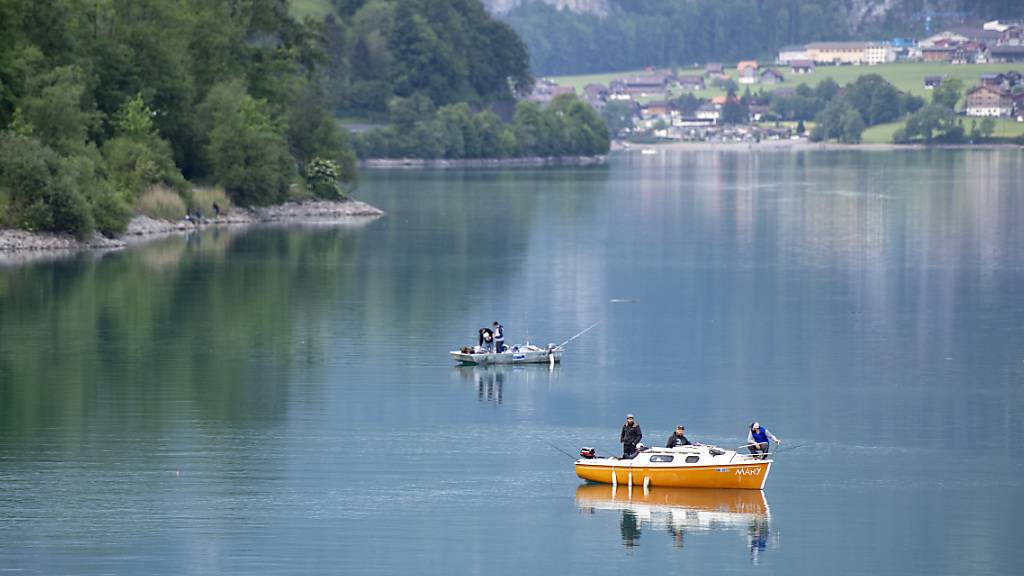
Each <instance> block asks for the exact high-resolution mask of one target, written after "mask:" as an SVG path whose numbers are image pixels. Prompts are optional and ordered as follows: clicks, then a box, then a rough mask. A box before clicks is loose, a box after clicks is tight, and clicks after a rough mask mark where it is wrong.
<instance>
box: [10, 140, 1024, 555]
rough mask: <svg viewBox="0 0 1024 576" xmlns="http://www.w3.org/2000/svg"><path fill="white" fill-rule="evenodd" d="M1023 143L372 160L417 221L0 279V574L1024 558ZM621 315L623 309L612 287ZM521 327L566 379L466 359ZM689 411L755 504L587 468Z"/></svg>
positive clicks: (216, 240)
mask: <svg viewBox="0 0 1024 576" xmlns="http://www.w3.org/2000/svg"><path fill="white" fill-rule="evenodd" d="M1022 174H1024V153H1022V152H1020V151H1017V150H1003V151H899V152H866V151H856V152H825V151H813V152H802V153H792V152H770V151H762V152H747V151H742V152H735V151H702V152H686V153H675V154H659V155H655V156H640V155H619V156H615V157H614V158H613V159H612V161H611V163H610V165H609V166H607V167H601V168H592V169H551V170H532V171H531V170H525V171H480V172H465V173H462V172H402V173H365V174H364V180H363V183H362V191H361V196H362V197H363V198H364V199H366V200H368V201H370V202H372V203H375V204H377V205H379V206H381V207H382V208H384V209H386V210H387V211H388V212H389V216H388V217H386V218H384V219H381V220H378V221H375V222H372V223H369V224H366V225H364V226H357V227H336V226H317V227H307V228H303V227H291V228H277V229H275V228H261V229H255V230H250V231H230V232H226V231H220V232H208V233H203V234H199V235H195V236H193V237H190V238H171V239H167V240H162V241H157V242H154V243H150V244H147V245H145V246H142V247H139V248H136V249H131V250H126V251H123V252H119V253H112V254H105V255H97V254H89V255H82V256H78V257H75V258H72V259H69V260H61V261H50V262H35V263H30V264H24V265H10V264H5V265H2V266H0V570H2V571H12V572H15V573H19V572H20V573H27V574H221V573H223V574H254V573H259V574H326V573H331V574H334V573H338V574H385V573H388V574H532V573H556V574H557V573H572V574H594V573H612V572H613V571H614V572H623V571H628V572H629V573H636V574H648V573H667V572H674V573H678V572H683V571H686V572H701V573H751V574H754V573H759V574H820V573H826V572H827V573H842V574H929V575H930V574H968V573H969V574H1016V573H1019V572H1018V570H1019V567H1018V561H1017V559H1016V556H1017V548H1018V545H1019V541H1020V537H1019V534H1020V529H1019V521H1020V518H1021V516H1022V514H1021V512H1022V511H1024V505H1022V504H1021V488H1022V481H1021V476H1022V474H1024V466H1022V464H1021V459H1020V458H1019V452H1020V450H1021V445H1022V443H1021V438H1022V436H1021V432H1020V429H1021V427H1022V425H1024V422H1022V417H1021V414H1022V407H1024V392H1022V382H1024V291H1022V289H1024V225H1022V222H1024V180H1022V179H1021V176H1022ZM613 300H623V302H613ZM495 319H499V320H501V321H502V322H503V323H504V324H505V327H506V333H507V335H508V337H509V339H510V340H511V341H524V340H527V339H529V340H530V341H531V342H538V343H542V344H543V343H547V342H558V341H561V340H564V339H566V338H568V337H569V336H571V335H573V334H574V333H576V332H577V331H579V330H581V329H582V328H584V327H586V326H588V325H590V324H591V323H593V322H596V321H600V322H601V324H600V325H599V326H598V327H597V328H595V329H594V330H593V331H591V332H589V333H588V334H586V335H585V336H583V337H582V338H580V339H578V340H576V341H575V342H573V343H572V344H571V345H570V349H569V352H568V353H567V355H566V357H565V361H564V363H563V365H561V366H559V367H557V368H555V369H554V370H548V369H547V368H546V367H539V368H533V369H529V368H516V369H498V370H496V369H486V368H484V369H480V368H476V369H474V368H456V367H454V366H453V365H452V364H451V362H450V361H449V360H448V358H447V351H448V350H449V349H452V348H454V347H456V346H459V345H463V344H468V343H470V342H471V341H472V340H473V339H475V334H476V329H477V328H478V327H480V326H483V325H485V324H489V323H490V322H491V321H493V320H495ZM626 412H632V413H634V414H636V415H637V419H638V421H639V423H640V424H641V426H642V427H643V430H644V434H645V442H647V443H648V444H660V443H662V442H664V440H665V438H666V437H667V436H668V434H669V433H670V432H671V430H672V428H673V427H674V426H675V424H677V423H683V424H685V425H686V428H687V434H688V436H689V437H690V438H691V439H693V440H696V441H702V442H707V443H716V444H719V445H722V446H727V447H732V446H737V445H739V444H741V443H742V442H743V441H744V440H745V429H746V426H747V425H748V424H749V423H750V421H751V420H754V419H757V420H760V421H761V422H762V423H765V424H766V425H767V426H768V428H769V429H771V430H772V431H773V432H774V433H775V434H776V435H778V436H780V437H781V438H782V439H783V441H784V445H783V451H781V452H780V453H779V454H778V456H777V460H776V465H775V467H774V468H773V469H772V475H771V478H769V481H768V485H767V488H766V490H765V491H764V494H763V497H762V496H761V495H760V494H757V493H746V494H744V495H736V494H730V493H728V492H727V493H724V494H723V493H702V492H700V491H697V492H696V493H695V492H693V491H689V492H687V491H682V492H680V491H664V490H662V491H659V490H654V491H652V493H651V494H650V495H649V496H647V497H644V495H643V494H642V492H635V493H634V494H633V495H632V498H631V497H630V495H629V494H628V493H627V492H625V491H623V490H619V491H618V492H617V493H616V495H615V497H614V498H613V497H612V494H611V491H610V489H608V488H604V487H600V486H583V485H581V483H580V481H579V480H578V479H577V478H576V477H575V475H574V473H573V470H572V466H571V464H572V462H571V460H570V459H569V458H568V457H566V456H565V455H564V454H562V453H560V452H558V451H557V450H556V449H555V448H553V447H552V446H550V445H549V444H553V445H555V446H557V447H559V448H562V449H564V450H566V451H569V452H575V451H576V450H578V449H579V447H580V446H582V445H594V446H597V447H598V449H599V451H601V452H604V453H608V452H613V451H614V450H617V449H618V446H617V444H616V442H617V440H618V428H619V426H620V425H621V423H622V420H623V417H624V416H625V414H626Z"/></svg>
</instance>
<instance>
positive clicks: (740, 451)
mask: <svg viewBox="0 0 1024 576" xmlns="http://www.w3.org/2000/svg"><path fill="white" fill-rule="evenodd" d="M750 446H752V444H743V445H741V446H737V447H736V449H735V450H733V454H732V457H731V458H729V462H730V463H732V461H733V460H735V459H736V457H737V456H742V457H744V458H748V459H750V458H753V459H755V460H765V459H767V458H768V457H769V456H771V455H772V454H774V452H758V453H756V454H753V453H750V451H749V450H748V448H750ZM759 456H760V457H761V458H758V457H759Z"/></svg>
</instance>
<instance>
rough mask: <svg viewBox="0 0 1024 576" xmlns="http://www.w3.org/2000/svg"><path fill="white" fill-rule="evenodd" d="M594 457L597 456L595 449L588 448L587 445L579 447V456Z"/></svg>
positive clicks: (588, 458)
mask: <svg viewBox="0 0 1024 576" xmlns="http://www.w3.org/2000/svg"><path fill="white" fill-rule="evenodd" d="M596 457H597V450H594V449H593V448H588V447H584V448H580V458H586V459H587V460H590V459H591V458H596Z"/></svg>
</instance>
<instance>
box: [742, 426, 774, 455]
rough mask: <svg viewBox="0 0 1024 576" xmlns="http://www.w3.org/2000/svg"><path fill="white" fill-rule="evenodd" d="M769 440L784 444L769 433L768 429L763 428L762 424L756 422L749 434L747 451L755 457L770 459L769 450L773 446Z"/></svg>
mask: <svg viewBox="0 0 1024 576" xmlns="http://www.w3.org/2000/svg"><path fill="white" fill-rule="evenodd" d="M769 439H771V440H772V441H773V442H775V443H776V444H782V441H781V440H779V439H778V438H776V437H775V436H774V435H773V434H772V433H771V432H769V431H768V429H767V428H762V427H761V424H760V423H758V422H754V423H752V424H751V425H750V432H748V433H747V449H748V450H750V453H751V454H753V455H754V456H755V457H758V458H761V459H762V460H764V459H765V458H767V457H768V448H769V447H770V446H771V444H769V442H768V440H769Z"/></svg>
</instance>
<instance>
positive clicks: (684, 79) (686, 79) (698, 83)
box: [676, 74, 704, 92]
mask: <svg viewBox="0 0 1024 576" xmlns="http://www.w3.org/2000/svg"><path fill="white" fill-rule="evenodd" d="M676 82H677V83H678V84H679V89H680V90H686V91H687V92H693V91H694V90H703V89H704V77H703V76H699V75H696V74H694V75H687V76H680V77H679V78H678V79H677V80H676Z"/></svg>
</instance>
